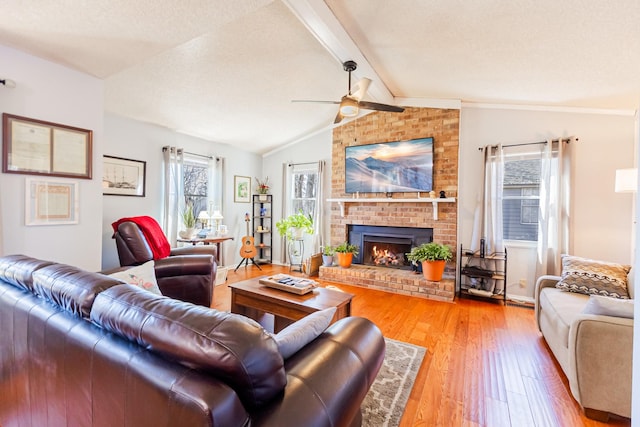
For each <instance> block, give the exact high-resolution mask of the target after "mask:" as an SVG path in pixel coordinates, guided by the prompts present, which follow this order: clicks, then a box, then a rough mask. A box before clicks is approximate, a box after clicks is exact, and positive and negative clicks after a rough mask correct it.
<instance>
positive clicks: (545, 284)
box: [533, 275, 561, 332]
mask: <svg viewBox="0 0 640 427" xmlns="http://www.w3.org/2000/svg"><path fill="white" fill-rule="evenodd" d="M560 279H561V277H560V276H552V275H546V276H540V277H538V280H536V286H535V290H534V291H533V297H534V298H535V300H534V301H535V316H536V324H537V325H538V330H539V331H541V332H542V330H541V329H540V292H542V290H543V289H544V288H554V287H555V286H556V283H558V282H559V281H560Z"/></svg>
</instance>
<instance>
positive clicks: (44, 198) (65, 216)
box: [25, 178, 79, 225]
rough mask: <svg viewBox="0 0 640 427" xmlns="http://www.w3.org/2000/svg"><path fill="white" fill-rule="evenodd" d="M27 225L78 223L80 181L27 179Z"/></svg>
mask: <svg viewBox="0 0 640 427" xmlns="http://www.w3.org/2000/svg"><path fill="white" fill-rule="evenodd" d="M25 189H26V194H25V202H26V203H25V225H57V224H77V223H78V206H79V204H78V183H77V182H75V181H57V180H51V179H37V178H27V179H26V185H25Z"/></svg>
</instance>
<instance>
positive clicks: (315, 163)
mask: <svg viewBox="0 0 640 427" xmlns="http://www.w3.org/2000/svg"><path fill="white" fill-rule="evenodd" d="M317 164H318V162H307V163H289V164H288V165H287V166H289V167H291V166H302V165H317Z"/></svg>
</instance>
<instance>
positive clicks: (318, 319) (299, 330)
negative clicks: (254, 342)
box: [273, 307, 336, 359]
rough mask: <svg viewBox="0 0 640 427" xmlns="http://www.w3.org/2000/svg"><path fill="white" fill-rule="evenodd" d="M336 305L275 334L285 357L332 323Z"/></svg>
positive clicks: (274, 336)
mask: <svg viewBox="0 0 640 427" xmlns="http://www.w3.org/2000/svg"><path fill="white" fill-rule="evenodd" d="M335 312H336V307H331V308H327V309H324V310H320V311H316V312H315V313H311V314H310V315H308V316H306V317H303V318H302V319H300V320H298V321H297V322H294V323H292V324H290V325H289V326H287V327H286V328H284V329H283V330H281V331H280V332H278V333H277V334H274V335H273V338H274V339H275V340H276V343H277V344H278V349H279V350H280V354H281V355H282V358H283V359H287V358H289V357H290V356H291V355H293V354H295V353H296V352H297V351H298V350H300V349H301V348H302V347H304V346H305V345H307V344H309V343H310V342H311V341H313V340H315V339H316V338H317V337H318V336H319V335H320V334H321V333H323V332H324V330H325V329H327V327H328V326H329V325H330V324H331V319H333V315H334V314H335Z"/></svg>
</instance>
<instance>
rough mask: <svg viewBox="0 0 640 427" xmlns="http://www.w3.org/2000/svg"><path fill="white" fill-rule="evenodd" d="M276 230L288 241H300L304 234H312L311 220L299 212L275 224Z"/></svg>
mask: <svg viewBox="0 0 640 427" xmlns="http://www.w3.org/2000/svg"><path fill="white" fill-rule="evenodd" d="M276 229H277V230H278V232H279V233H280V235H281V236H285V237H286V238H287V239H288V240H300V239H302V238H303V237H304V233H309V234H313V220H312V219H311V217H310V216H309V215H305V214H304V213H303V212H302V210H300V211H298V213H295V214H292V215H289V216H288V217H286V218H283V219H281V220H280V221H278V222H276Z"/></svg>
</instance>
